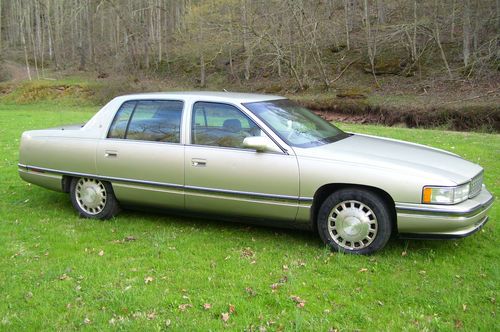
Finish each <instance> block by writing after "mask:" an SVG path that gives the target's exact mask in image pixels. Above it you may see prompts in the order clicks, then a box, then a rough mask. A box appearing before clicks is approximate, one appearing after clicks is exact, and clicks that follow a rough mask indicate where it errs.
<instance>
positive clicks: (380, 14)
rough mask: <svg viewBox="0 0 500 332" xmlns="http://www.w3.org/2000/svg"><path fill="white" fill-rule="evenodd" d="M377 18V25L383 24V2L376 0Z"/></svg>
mask: <svg viewBox="0 0 500 332" xmlns="http://www.w3.org/2000/svg"><path fill="white" fill-rule="evenodd" d="M377 17H378V23H379V24H385V4H384V0H377Z"/></svg>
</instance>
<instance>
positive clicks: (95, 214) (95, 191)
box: [70, 178, 120, 219]
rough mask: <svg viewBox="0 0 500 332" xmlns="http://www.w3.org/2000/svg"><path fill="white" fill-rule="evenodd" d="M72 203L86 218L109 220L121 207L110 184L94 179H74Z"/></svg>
mask: <svg viewBox="0 0 500 332" xmlns="http://www.w3.org/2000/svg"><path fill="white" fill-rule="evenodd" d="M70 195H71V203H72V204H73V207H74V208H75V209H76V210H77V211H78V213H79V215H80V216H81V217H84V218H94V219H109V218H112V217H114V216H115V215H116V214H118V212H119V211H120V206H119V204H118V201H117V200H116V197H115V195H114V193H113V188H112V187H111V184H109V183H108V182H104V181H100V180H97V179H93V178H74V179H73V180H72V181H71V187H70Z"/></svg>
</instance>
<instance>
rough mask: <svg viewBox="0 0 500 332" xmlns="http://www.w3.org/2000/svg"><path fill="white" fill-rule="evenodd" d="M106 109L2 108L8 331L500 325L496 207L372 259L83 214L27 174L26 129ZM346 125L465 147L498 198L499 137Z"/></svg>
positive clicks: (159, 219) (156, 221) (164, 219)
mask: <svg viewBox="0 0 500 332" xmlns="http://www.w3.org/2000/svg"><path fill="white" fill-rule="evenodd" d="M96 110H97V108H96V107H74V106H73V107H67V106H57V104H54V103H52V104H51V103H50V102H44V103H38V104H31V105H22V106H15V105H13V104H9V105H6V104H0V124H1V126H0V141H1V161H0V183H1V184H2V185H1V187H0V222H1V226H0V295H1V299H2V300H1V301H0V330H6V331H13V330H26V329H28V330H76V329H85V330H107V329H113V330H163V329H172V330H181V331H189V330H245V329H246V330H252V329H253V330H258V329H259V327H265V328H266V329H267V330H268V331H275V330H297V331H303V330H311V331H328V330H329V329H330V328H336V329H339V330H346V331H352V330H365V331H369V330H384V331H385V330H401V329H404V330H454V329H455V328H463V329H466V330H471V331H476V330H483V331H493V330H499V329H500V326H499V323H498V319H497V318H496V314H497V312H498V303H497V301H498V299H497V297H498V286H499V281H500V275H499V274H500V271H499V268H498V262H499V241H498V235H499V227H498V226H497V222H498V220H499V210H500V208H499V204H498V202H497V203H496V204H495V206H494V207H493V209H492V211H491V213H490V216H491V219H490V222H489V224H488V225H487V226H486V227H485V229H484V230H483V231H481V232H479V233H477V234H475V235H474V236H471V237H469V238H466V239H463V240H459V241H401V240H391V241H390V243H389V244H388V246H387V247H386V248H385V249H384V250H383V251H381V252H380V253H378V254H377V255H375V256H371V257H364V256H363V257H358V256H348V255H343V254H332V253H330V252H329V251H328V250H326V249H325V248H324V247H323V246H322V244H321V241H320V240H319V238H318V237H317V236H316V235H314V234H313V233H305V232H299V231H290V230H281V229H273V228H261V227H253V226H248V225H240V224H233V223H227V222H220V221H217V220H212V221H207V220H202V219H197V218H192V217H191V218H181V217H173V216H169V215H162V214H152V213H139V212H131V211H124V212H123V213H122V214H120V215H119V216H118V217H117V218H115V219H113V220H111V221H105V222H102V221H92V220H84V219H80V218H78V217H77V215H76V213H75V212H74V211H73V209H72V207H71V203H70V201H69V197H68V196H67V195H65V194H61V193H56V192H51V191H48V190H45V189H42V188H38V187H36V186H32V185H29V184H28V183H25V182H23V181H22V180H21V179H20V178H19V177H18V175H17V158H18V144H19V137H20V134H21V132H22V131H24V130H27V129H35V128H45V127H50V126H55V125H60V124H66V123H78V122H84V121H86V120H88V119H89V118H90V117H91V116H92V114H93V113H94V112H95V111H96ZM341 127H342V128H344V129H346V130H350V131H358V132H363V133H369V134H377V135H382V136H389V137H394V138H398V139H405V140H409V141H413V142H418V143H423V144H428V145H432V146H436V147H439V148H444V149H447V150H451V151H454V152H456V153H458V154H460V155H462V156H464V157H466V158H467V159H469V160H472V161H474V162H479V163H480V164H481V165H482V166H483V167H485V169H486V172H485V182H486V185H487V186H488V188H489V189H490V190H491V191H492V192H493V193H494V194H495V195H496V196H498V194H500V182H499V179H500V170H499V167H498V166H499V165H498V162H499V159H498V156H499V155H500V136H499V135H488V134H476V133H457V132H446V131H436V130H414V129H412V130H409V129H404V128H386V127H377V126H363V125H341ZM129 236H132V237H133V238H134V239H135V240H134V241H126V240H124V239H126V238H127V237H129ZM99 253H101V254H102V255H100V254H99ZM403 253H404V254H403ZM148 280H151V281H149V282H146V281H148ZM280 280H281V281H280ZM273 284H276V285H275V286H274V288H276V289H273V287H272V285H273ZM291 296H299V297H300V298H301V299H303V300H305V306H304V307H303V308H299V307H297V305H296V303H295V302H294V301H293V300H292V299H291ZM205 303H209V304H211V305H212V307H211V309H208V310H205V309H204V308H203V304H205ZM185 304H189V305H191V306H186V308H185V310H182V309H180V308H183V307H184V306H183V305H185ZM231 305H232V306H234V308H235V312H234V313H231V314H230V317H229V320H228V321H227V322H223V320H222V319H221V314H222V313H227V312H229V307H230V306H231Z"/></svg>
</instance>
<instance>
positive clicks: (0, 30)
mask: <svg viewBox="0 0 500 332" xmlns="http://www.w3.org/2000/svg"><path fill="white" fill-rule="evenodd" d="M2 38H3V30H2V0H0V53H2Z"/></svg>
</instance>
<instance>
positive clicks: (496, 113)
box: [299, 100, 500, 133]
mask: <svg viewBox="0 0 500 332" xmlns="http://www.w3.org/2000/svg"><path fill="white" fill-rule="evenodd" d="M299 103H300V104H302V105H303V106H306V107H308V108H309V109H311V110H313V111H315V112H316V113H317V114H319V115H320V116H322V117H323V118H325V119H327V120H329V121H342V122H353V123H370V124H381V125H385V126H395V125H403V126H406V127H408V128H433V127H441V128H446V129H449V130H457V131H486V132H495V133H499V132H500V106H499V105H494V106H468V107H463V108H461V107H456V108H447V107H429V108H411V107H407V108H396V107H390V106H389V107H382V106H372V105H368V104H367V103H366V102H356V101H353V100H350V101H348V102H346V101H338V100H330V101H327V102H325V101H322V102H316V101H299Z"/></svg>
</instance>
